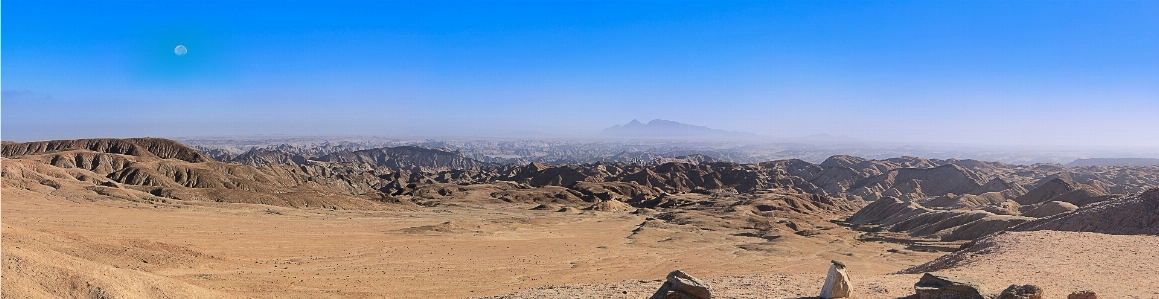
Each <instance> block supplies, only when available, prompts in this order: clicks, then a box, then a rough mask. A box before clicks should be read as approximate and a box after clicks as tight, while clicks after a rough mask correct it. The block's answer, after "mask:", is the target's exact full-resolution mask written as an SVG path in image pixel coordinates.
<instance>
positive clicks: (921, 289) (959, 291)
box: [914, 273, 990, 299]
mask: <svg viewBox="0 0 1159 299" xmlns="http://www.w3.org/2000/svg"><path fill="white" fill-rule="evenodd" d="M985 292H986V291H985V289H984V287H983V286H982V284H981V283H979V282H975V281H971V280H966V279H961V278H951V277H947V276H941V275H934V274H930V273H926V274H925V275H922V278H921V279H919V280H918V283H916V284H914V293H917V295H918V298H919V299H989V298H990V297H989V296H985V295H983V294H985Z"/></svg>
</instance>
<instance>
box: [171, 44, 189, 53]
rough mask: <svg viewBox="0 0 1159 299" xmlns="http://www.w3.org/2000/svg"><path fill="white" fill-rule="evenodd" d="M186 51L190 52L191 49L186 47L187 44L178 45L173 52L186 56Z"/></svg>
mask: <svg viewBox="0 0 1159 299" xmlns="http://www.w3.org/2000/svg"><path fill="white" fill-rule="evenodd" d="M185 53H189V49H186V48H185V45H177V47H176V48H173V54H177V56H185Z"/></svg>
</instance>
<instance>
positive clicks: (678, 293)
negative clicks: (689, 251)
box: [648, 270, 712, 299]
mask: <svg viewBox="0 0 1159 299" xmlns="http://www.w3.org/2000/svg"><path fill="white" fill-rule="evenodd" d="M648 298H649V299H711V298H712V290H710V289H709V288H708V285H707V284H705V283H703V282H701V281H700V280H698V279H696V278H695V277H692V276H691V275H688V273H684V271H680V270H676V271H672V273H668V280H667V281H665V282H664V284H663V285H661V286H660V289H659V290H656V293H654V294H652V297H648Z"/></svg>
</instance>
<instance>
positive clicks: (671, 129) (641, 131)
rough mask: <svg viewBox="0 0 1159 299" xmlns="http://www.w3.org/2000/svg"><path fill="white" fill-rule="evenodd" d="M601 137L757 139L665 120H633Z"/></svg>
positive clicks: (746, 135) (609, 129)
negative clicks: (642, 121)
mask: <svg viewBox="0 0 1159 299" xmlns="http://www.w3.org/2000/svg"><path fill="white" fill-rule="evenodd" d="M600 135H602V136H607V137H621V138H649V139H690V138H691V139H735V138H741V139H747V138H754V137H757V135H756V134H753V133H744V132H729V131H725V130H719V129H713V128H709V127H705V126H697V125H690V124H685V123H680V122H675V121H671V120H664V119H653V120H651V121H649V122H648V123H647V124H644V123H641V122H640V121H639V120H635V119H633V120H632V121H631V122H628V123H627V124H624V125H615V126H612V127H610V128H607V129H604V131H603V132H600Z"/></svg>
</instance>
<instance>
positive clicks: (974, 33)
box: [0, 0, 1159, 148]
mask: <svg viewBox="0 0 1159 299" xmlns="http://www.w3.org/2000/svg"><path fill="white" fill-rule="evenodd" d="M0 14H2V16H0V23H2V24H0V25H2V27H0V35H2V44H0V59H2V60H0V62H2V64H0V67H2V69H0V70H2V72H0V89H2V91H3V95H2V98H0V112H2V119H0V120H2V126H0V138H2V139H3V140H12V141H29V140H46V139H64V138H95V137H139V136H152V137H191V136H230V135H254V134H289V135H381V136H506V135H509V134H512V132H542V133H546V134H549V135H554V136H572V137H584V136H591V135H594V134H596V133H598V132H599V131H600V130H602V129H604V128H607V127H610V126H612V125H616V124H624V123H627V122H629V121H631V120H632V119H639V120H641V121H645V122H647V121H648V120H651V119H666V120H673V121H678V122H684V123H689V124H694V125H702V126H708V127H712V128H717V129H723V130H728V131H742V132H753V133H757V134H761V135H768V136H779V137H794V136H806V135H813V134H819V133H825V134H829V135H835V136H849V137H854V138H859V139H864V140H874V141H891V142H913V143H960V144H973V145H1042V146H1053V145H1059V146H1090V147H1142V148H1156V147H1159V117H1156V115H1159V1H752V2H749V1H610V2H596V1H583V2H569V1H530V2H518V1H503V2H488V1H467V2H450V1H448V2H440V1H422V2H390V1H366V2H359V1H220V2H214V1H133V2H127V1H75V2H74V1H43V0H38V1H22V0H9V1H4V2H3V7H2V10H0ZM178 45H182V46H184V47H185V48H186V49H187V51H188V52H187V53H186V54H185V55H177V54H176V53H175V52H174V49H175V48H176V47H177V46H178Z"/></svg>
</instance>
